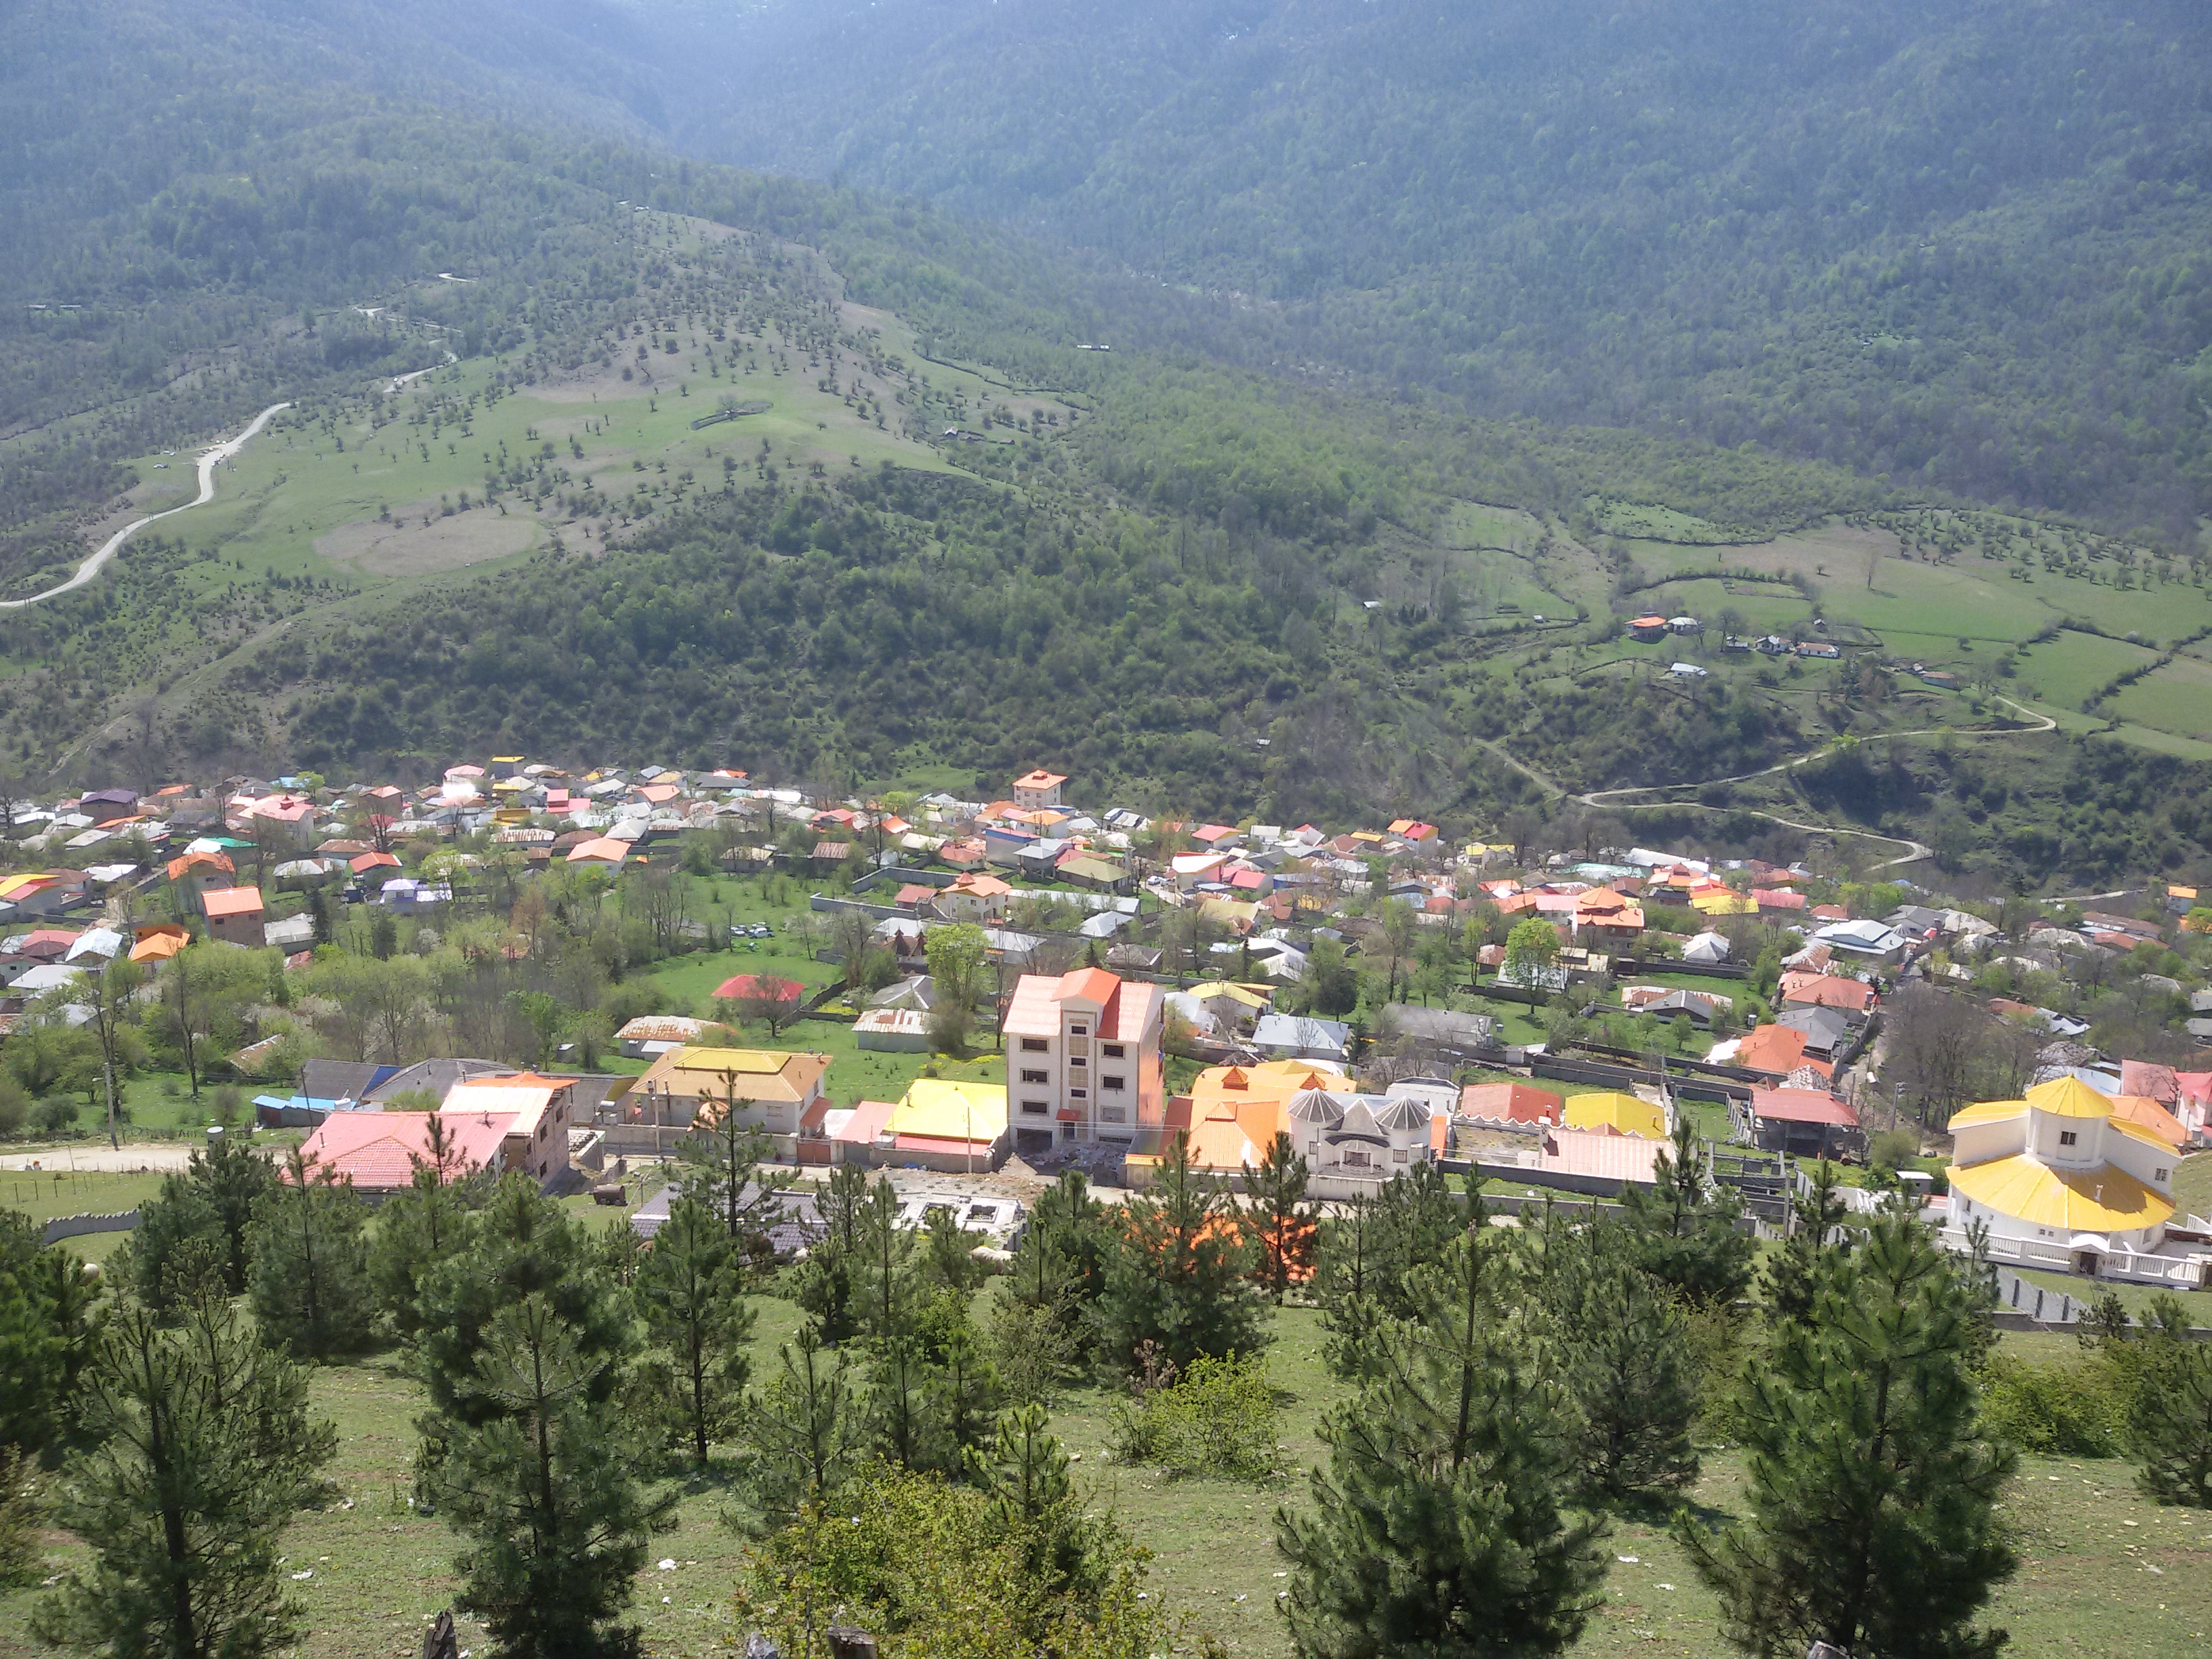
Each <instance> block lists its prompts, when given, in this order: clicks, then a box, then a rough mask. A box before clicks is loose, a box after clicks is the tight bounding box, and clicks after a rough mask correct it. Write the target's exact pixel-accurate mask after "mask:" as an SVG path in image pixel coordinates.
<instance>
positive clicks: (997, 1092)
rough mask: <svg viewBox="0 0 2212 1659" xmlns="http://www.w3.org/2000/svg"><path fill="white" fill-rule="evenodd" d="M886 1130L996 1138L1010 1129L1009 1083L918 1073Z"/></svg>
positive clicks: (936, 1137) (886, 1123)
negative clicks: (1007, 1084)
mask: <svg viewBox="0 0 2212 1659" xmlns="http://www.w3.org/2000/svg"><path fill="white" fill-rule="evenodd" d="M884 1133H886V1134H891V1135H920V1136H922V1137H923V1138H925V1139H931V1140H974V1141H982V1142H990V1141H994V1140H996V1139H999V1137H1000V1136H1001V1135H1003V1134H1005V1133H1006V1085H1003V1084H998V1083H968V1082H963V1081H961V1080H959V1079H953V1078H938V1077H918V1078H916V1079H915V1080H914V1081H913V1083H911V1084H910V1085H908V1088H907V1091H906V1093H905V1094H904V1095H903V1096H902V1097H900V1100H899V1103H898V1104H897V1105H896V1106H894V1107H892V1108H891V1115H890V1117H889V1118H888V1119H886V1120H885V1121H884Z"/></svg>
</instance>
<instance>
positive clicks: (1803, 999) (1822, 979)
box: [1782, 974, 1874, 1014]
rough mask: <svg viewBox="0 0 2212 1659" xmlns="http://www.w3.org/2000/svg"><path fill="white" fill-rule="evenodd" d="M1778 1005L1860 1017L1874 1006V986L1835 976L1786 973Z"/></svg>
mask: <svg viewBox="0 0 2212 1659" xmlns="http://www.w3.org/2000/svg"><path fill="white" fill-rule="evenodd" d="M1782 1002H1783V1006H1784V1007H1790V1008H1843V1009H1848V1010H1849V1011H1850V1012H1853V1013H1861V1014H1863V1013H1864V1012H1866V1011H1867V1010H1868V1009H1869V1008H1871V1007H1873V1006H1874V987H1873V986H1871V985H1869V984H1868V983H1866V981H1863V980H1857V979H1844V978H1842V977H1840V976H1839V975H1835V974H1788V975H1784V976H1783V981H1782Z"/></svg>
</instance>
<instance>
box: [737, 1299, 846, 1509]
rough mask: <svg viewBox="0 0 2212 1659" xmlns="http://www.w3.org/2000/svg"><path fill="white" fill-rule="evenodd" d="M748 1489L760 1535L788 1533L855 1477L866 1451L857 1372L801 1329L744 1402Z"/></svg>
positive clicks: (746, 1485)
mask: <svg viewBox="0 0 2212 1659" xmlns="http://www.w3.org/2000/svg"><path fill="white" fill-rule="evenodd" d="M741 1438H742V1440H743V1442H744V1451H745V1458H744V1471H743V1480H744V1487H745V1491H746V1493H747V1496H748V1497H749V1498H750V1500H751V1503H752V1507H753V1510H754V1514H753V1516H751V1517H750V1518H749V1521H748V1522H747V1524H748V1525H749V1526H750V1529H752V1530H755V1531H759V1532H774V1531H775V1530H777V1529H778V1528H782V1527H785V1526H787V1525H789V1524H790V1523H791V1522H792V1521H793V1519H795V1518H796V1517H797V1516H798V1515H799V1512H800V1511H801V1510H804V1509H805V1507H806V1506H807V1505H808V1504H813V1503H817V1502H822V1501H826V1500H827V1499H828V1498H830V1497H832V1496H833V1495H834V1494H835V1493H836V1492H837V1490H838V1489H839V1488H840V1487H842V1486H843V1485H844V1484H845V1482H846V1481H847V1480H848V1479H849V1478H850V1477H851V1475H852V1474H853V1470H854V1467H855V1466H856V1465H857V1463H858V1462H859V1461H860V1457H861V1455H862V1453H863V1451H864V1449H865V1442H864V1435H863V1431H862V1425H861V1423H860V1413H859V1411H858V1409H857V1407H856V1404H855V1402H854V1398H853V1389H852V1379H851V1375H850V1368H849V1366H848V1362H847V1360H846V1358H845V1357H844V1356H843V1355H842V1354H841V1353H836V1352H831V1351H830V1350H829V1349H828V1348H826V1347H825V1346H823V1342H822V1339H821V1338H820V1336H819V1335H817V1334H816V1333H815V1332H814V1331H813V1330H812V1329H811V1328H809V1327H805V1326H802V1327H800V1328H799V1334H798V1335H797V1336H796V1337H794V1338H793V1340H791V1341H789V1342H787V1343H785V1344H784V1345H783V1346H781V1348H779V1349H778V1350H777V1370H776V1374H775V1376H773V1377H771V1378H770V1379H769V1383H768V1386H767V1387H766V1388H764V1389H755V1390H754V1391H753V1392H751V1393H750V1394H749V1395H746V1397H745V1414H744V1429H743V1431H742V1434H741Z"/></svg>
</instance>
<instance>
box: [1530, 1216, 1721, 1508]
mask: <svg viewBox="0 0 2212 1659" xmlns="http://www.w3.org/2000/svg"><path fill="white" fill-rule="evenodd" d="M1523 1236H1524V1237H1533V1238H1534V1239H1535V1240H1537V1241H1541V1261H1540V1262H1539V1263H1538V1264H1537V1269H1536V1271H1537V1275H1538V1276H1537V1279H1536V1286H1535V1288H1536V1294H1537V1297H1539V1299H1540V1301H1541V1305H1542V1307H1543V1309H1544V1311H1545V1313H1546V1315H1547V1317H1548V1322H1549V1324H1550V1328H1551V1335H1552V1339H1553V1342H1554V1343H1555V1345H1556V1346H1557V1349H1558V1352H1559V1380H1560V1381H1561V1382H1562V1383H1564V1384H1565V1387H1566V1389H1567V1392H1568V1394H1569V1395H1571V1397H1572V1399H1573V1401H1574V1406H1575V1419H1576V1420H1575V1427H1574V1444H1575V1449H1576V1454H1577V1459H1578V1462H1579V1464H1580V1474H1581V1480H1582V1486H1583V1491H1584V1492H1585V1493H1586V1495H1588V1496H1589V1497H1591V1498H1596V1499H1599V1500H1617V1499H1620V1498H1626V1497H1629V1496H1631V1495H1632V1494H1638V1493H1651V1492H1664V1491H1671V1490H1674V1489H1676V1488H1679V1487H1681V1486H1686V1485H1688V1484H1689V1483H1690V1482H1691V1481H1692V1480H1695V1479H1696V1478H1697V1474H1698V1454H1697V1449H1696V1447H1695V1446H1694V1444H1693V1443H1692V1440H1691V1429H1692V1425H1693V1424H1694V1423H1695V1422H1696V1420H1697V1414H1698V1396H1697V1389H1696V1385H1695V1383H1694V1382H1693V1381H1692V1375H1691V1357H1690V1352H1689V1346H1688V1342H1687V1340H1686V1334H1685V1332H1684V1329H1683V1322H1682V1316H1681V1314H1680V1311H1679V1310H1677V1309H1676V1307H1675V1305H1674V1300H1673V1297H1671V1295H1670V1294H1669V1293H1668V1291H1666V1290H1665V1289H1664V1288H1662V1286H1661V1285H1659V1284H1658V1283H1657V1281H1656V1280H1655V1279H1652V1278H1651V1277H1650V1275H1649V1274H1648V1273H1644V1271H1643V1270H1642V1269H1641V1268H1639V1267H1637V1266H1636V1264H1635V1262H1634V1261H1633V1260H1632V1258H1631V1255H1630V1253H1629V1249H1628V1246H1627V1241H1626V1239H1624V1238H1623V1237H1621V1236H1620V1229H1619V1228H1618V1227H1617V1226H1613V1225H1603V1224H1600V1225H1595V1226H1589V1227H1582V1228H1576V1227H1571V1226H1569V1225H1567V1224H1566V1222H1565V1218H1564V1217H1561V1216H1559V1215H1557V1214H1556V1213H1555V1214H1552V1215H1547V1217H1546V1218H1545V1221H1544V1223H1543V1225H1541V1227H1540V1228H1537V1229H1533V1230H1525V1231H1524V1235H1523Z"/></svg>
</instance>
